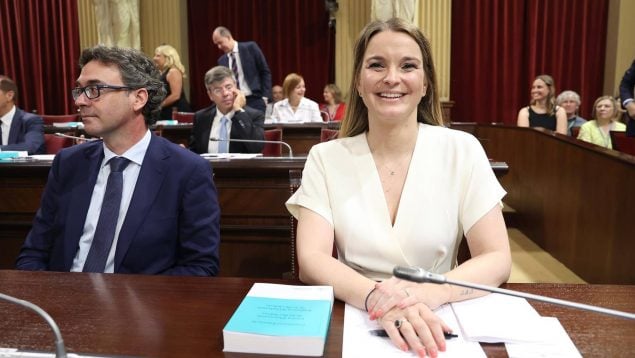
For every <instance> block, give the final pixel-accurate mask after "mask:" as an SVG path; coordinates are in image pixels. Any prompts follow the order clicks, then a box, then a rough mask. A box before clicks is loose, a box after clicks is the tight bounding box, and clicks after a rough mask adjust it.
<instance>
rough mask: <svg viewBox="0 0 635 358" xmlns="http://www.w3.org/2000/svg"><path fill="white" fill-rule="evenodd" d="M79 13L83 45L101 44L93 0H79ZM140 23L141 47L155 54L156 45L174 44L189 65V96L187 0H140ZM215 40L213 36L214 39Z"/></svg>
mask: <svg viewBox="0 0 635 358" xmlns="http://www.w3.org/2000/svg"><path fill="white" fill-rule="evenodd" d="M77 5H78V13H79V30H80V31H79V43H80V46H81V48H87V47H91V46H95V45H97V41H98V40H97V38H98V37H97V25H96V22H95V14H94V11H93V6H92V0H77ZM139 24H140V28H141V30H140V31H141V50H142V51H143V52H144V53H145V54H147V55H148V56H150V57H152V56H154V49H155V48H156V47H157V46H159V45H161V44H169V45H172V46H173V47H174V48H175V49H176V50H177V52H178V53H179V55H180V56H181V62H182V63H183V65H184V66H185V71H186V74H187V75H188V76H187V78H186V79H185V82H184V88H185V92H186V93H187V95H188V98H189V89H190V85H189V80H188V79H189V62H190V61H189V56H188V51H189V49H188V42H187V1H186V0H139ZM210 41H211V40H210Z"/></svg>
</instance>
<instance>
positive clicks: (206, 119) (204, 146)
mask: <svg viewBox="0 0 635 358" xmlns="http://www.w3.org/2000/svg"><path fill="white" fill-rule="evenodd" d="M215 115H216V107H214V106H212V107H211V108H210V109H209V111H206V112H205V113H203V123H202V124H203V130H202V131H201V138H200V140H201V147H200V152H201V153H207V151H208V148H209V136H210V134H211V132H212V122H214V116H215Z"/></svg>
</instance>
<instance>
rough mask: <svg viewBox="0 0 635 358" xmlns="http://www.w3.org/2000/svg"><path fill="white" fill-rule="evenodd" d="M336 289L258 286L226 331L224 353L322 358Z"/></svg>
mask: <svg viewBox="0 0 635 358" xmlns="http://www.w3.org/2000/svg"><path fill="white" fill-rule="evenodd" d="M332 310H333V287H331V286H293V285H278V284H269V283H256V284H254V285H253V286H252V287H251V289H250V290H249V292H248V293H247V296H246V297H245V298H244V299H243V301H242V302H241V303H240V306H238V308H237V309H236V311H235V312H234V314H233V315H232V317H231V318H230V319H229V322H227V324H226V325H225V328H223V341H224V348H223V351H226V352H242V353H262V354H281V355H302V356H321V355H323V354H324V344H325V343H326V336H327V333H328V330H329V324H330V322H331V312H332Z"/></svg>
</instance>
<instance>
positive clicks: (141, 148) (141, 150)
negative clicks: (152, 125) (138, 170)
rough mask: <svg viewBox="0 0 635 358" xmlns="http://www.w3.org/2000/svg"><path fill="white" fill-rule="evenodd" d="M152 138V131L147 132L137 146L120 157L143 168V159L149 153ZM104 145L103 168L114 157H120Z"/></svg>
mask: <svg viewBox="0 0 635 358" xmlns="http://www.w3.org/2000/svg"><path fill="white" fill-rule="evenodd" d="M150 138H151V135H150V130H147V131H146V134H145V135H144V136H143V138H141V140H140V141H138V142H137V143H136V144H135V145H133V146H132V147H130V149H128V150H127V151H126V152H125V153H123V154H122V155H120V157H124V158H126V159H128V160H129V161H131V162H133V163H135V164H137V165H139V166H141V163H143V158H144V157H145V155H146V152H147V151H148V146H150ZM102 145H103V147H104V161H103V162H102V166H105V165H106V164H107V163H108V161H109V160H110V159H112V158H113V157H118V155H117V154H115V153H114V152H113V151H111V150H110V149H108V147H106V144H102Z"/></svg>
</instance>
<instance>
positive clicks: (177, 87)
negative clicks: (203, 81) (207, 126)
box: [153, 45, 192, 120]
mask: <svg viewBox="0 0 635 358" xmlns="http://www.w3.org/2000/svg"><path fill="white" fill-rule="evenodd" d="M153 60H154V63H155V64H156V65H157V67H158V68H159V71H161V81H162V82H163V86H164V87H165V90H166V91H167V94H166V96H165V99H164V100H163V102H161V116H160V119H161V120H170V119H172V108H173V107H176V109H177V111H178V112H191V111H192V108H191V107H190V104H189V103H188V101H187V98H185V90H184V89H183V79H184V78H185V67H183V64H182V63H181V57H180V56H179V54H178V52H176V50H175V49H174V47H172V46H170V45H161V46H159V47H157V48H156V49H155V50H154V58H153Z"/></svg>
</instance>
